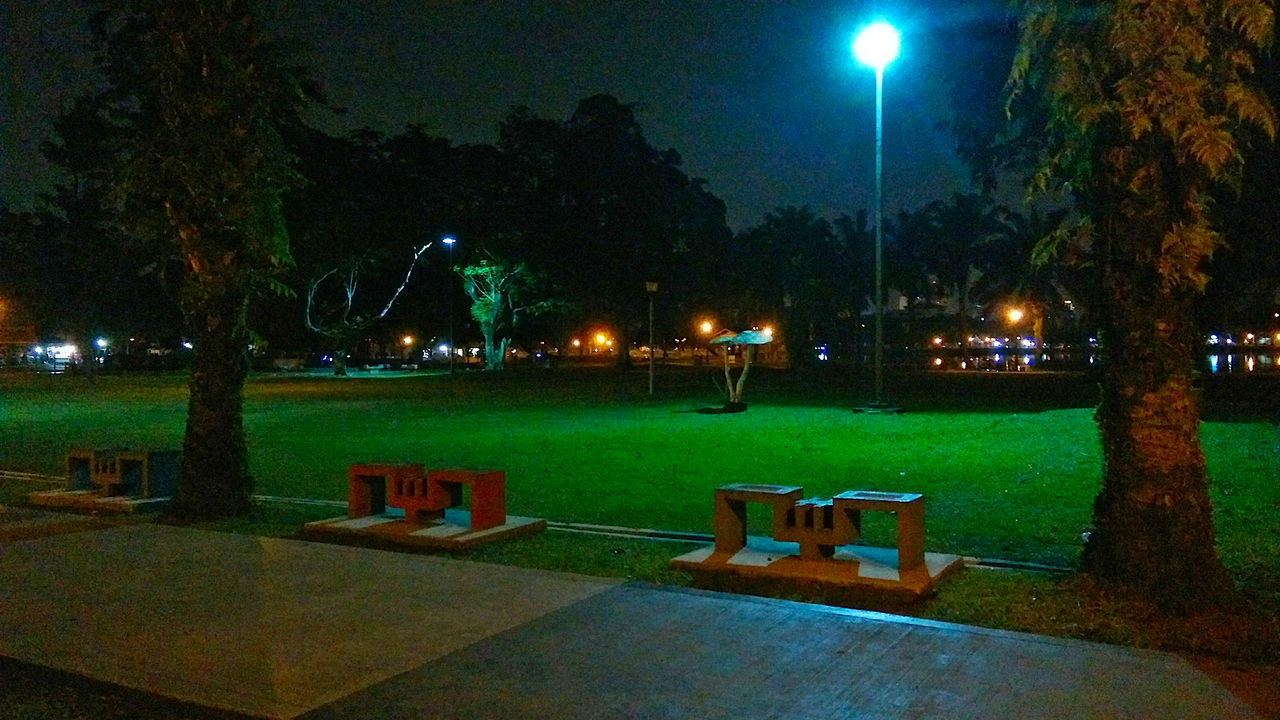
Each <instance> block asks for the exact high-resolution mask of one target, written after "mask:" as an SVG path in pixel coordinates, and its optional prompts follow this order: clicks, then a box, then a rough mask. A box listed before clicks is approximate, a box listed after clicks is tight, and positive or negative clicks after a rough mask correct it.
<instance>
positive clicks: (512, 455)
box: [0, 368, 1280, 588]
mask: <svg viewBox="0 0 1280 720" xmlns="http://www.w3.org/2000/svg"><path fill="white" fill-rule="evenodd" d="M715 377H716V373H715V371H714V370H711V369H690V368H682V369H675V368H661V369H660V376H659V382H658V392H657V394H656V396H655V397H654V398H650V397H649V396H648V395H647V394H646V378H645V376H644V373H643V370H638V371H636V372H633V373H631V374H626V373H619V372H616V371H613V370H606V369H588V370H584V369H560V370H555V371H550V372H547V371H542V372H535V371H515V372H509V373H506V374H501V375H496V374H481V373H461V374H459V375H457V376H455V377H452V378H450V377H448V376H444V375H413V376H404V377H373V378H348V379H338V378H330V377H306V376H302V377H263V378H257V379H254V380H253V381H251V382H250V384H249V386H248V389H247V400H246V409H245V427H246V429H247V432H248V435H249V442H250V450H251V471H252V473H253V475H254V477H255V478H256V482H257V492H259V493H260V494H265V495H278V496H291V497H309V498H320V499H331V500H342V499H344V498H345V497H346V479H345V478H346V475H345V473H346V468H347V466H348V465H349V464H351V463H354V462H362V461H372V460H406V461H414V462H422V463H424V464H426V465H427V466H428V467H446V466H454V465H462V466H472V467H493V468H501V469H504V470H506V472H507V487H508V507H509V508H510V509H511V511H512V512H514V513H518V514H522V515H532V516H536V517H545V518H548V519H551V520H562V521H572V522H590V523H602V524H610V525H625V526H631V527H651V528H661V529H671V530H692V531H704V532H705V531H709V529H710V520H711V518H710V515H711V512H710V511H711V496H712V490H713V489H714V488H715V487H717V486H718V485H721V484H724V483H728V482H742V481H750V482H766V483H780V484H795V485H801V486H803V487H804V488H805V491H806V493H808V494H810V495H820V496H829V495H830V494H832V493H836V492H840V491H842V490H846V489H859V488H861V489H876V490H888V491H911V492H921V493H924V494H925V496H926V502H927V505H926V519H927V530H928V548H929V549H930V550H938V551H946V552H955V553H960V554H964V555H973V556H980V557H998V558H1004V559H1011V560H1020V561H1028V562H1038V563H1046V564H1052V565H1071V564H1074V563H1075V562H1076V560H1077V559H1078V555H1079V549H1080V533H1081V532H1082V531H1083V530H1085V529H1086V528H1087V526H1088V523H1089V518H1090V504H1091V502H1092V499H1093V496H1094V495H1095V493H1096V491H1097V488H1098V482H1099V472H1100V457H1099V454H1100V450H1099V444H1098V440H1097V431H1096V429H1095V426H1094V424H1093V421H1092V411H1091V409H1090V406H1091V405H1092V404H1093V402H1094V397H1095V392H1096V391H1095V390H1094V389H1093V388H1092V386H1090V385H1089V384H1088V383H1086V382H1085V381H1084V380H1082V379H1080V378H1078V377H1075V376H1067V375H1053V374H1018V375H1008V374H1005V375H996V374H987V375H960V374H956V375H932V374H922V375H914V376H903V377H898V378H895V379H894V382H893V383H892V384H891V386H890V397H893V398H895V399H899V400H900V401H901V402H902V404H903V405H904V407H905V408H906V409H907V412H904V413H902V414H900V415H871V414H860V413H854V412H851V411H850V409H849V408H850V407H852V406H854V405H855V404H856V401H857V397H858V395H857V393H856V392H855V391H854V390H852V389H851V388H850V387H849V386H848V384H847V383H846V382H844V381H843V379H842V378H841V377H840V376H839V375H835V374H832V375H830V376H807V375H800V374H796V373H779V372H768V371H753V377H752V384H751V385H750V386H749V387H748V401H749V402H750V403H751V406H750V410H749V411H748V412H746V413H740V414H706V413H699V412H696V410H698V409H707V408H713V407H715V406H717V405H718V402H719V400H718V395H717V392H716V388H715V386H714V385H713V384H712V378H715ZM0 388H3V390H4V393H3V399H2V400H0V402H3V405H0V418H3V422H0V468H5V469H10V470H24V471H33V472H48V473H55V472H59V471H60V469H61V465H62V461H63V455H64V453H65V451H66V449H67V447H68V446H70V445H87V446H98V447H105V446H115V445H124V446H134V447H177V446H178V445H179V443H180V438H181V435H182V427H183V419H184V413H185V396H186V392H185V387H184V379H183V378H181V377H177V376H162V377H101V378H98V379H97V380H96V381H95V382H87V381H84V380H81V379H77V378H70V377H55V378H33V377H29V376H4V377H0ZM1202 436H1203V438H1204V445H1205V452H1206V455H1207V456H1208V462H1209V468H1210V472H1211V475H1212V477H1213V482H1214V485H1213V493H1214V500H1215V503H1216V507H1217V520H1218V532H1219V542H1220V545H1221V551H1222V554H1223V557H1224V559H1225V560H1226V561H1227V562H1228V564H1229V565H1230V566H1231V567H1232V568H1233V570H1234V571H1235V572H1236V573H1237V574H1238V575H1240V576H1241V578H1242V579H1243V580H1245V581H1247V582H1248V583H1249V584H1253V585H1258V586H1261V587H1271V588H1275V587H1277V586H1280V560H1277V559H1276V557H1277V552H1276V549H1277V543H1278V538H1280V514H1277V513H1276V512H1275V508H1277V507H1280V487H1278V486H1277V483H1276V478H1277V477H1278V476H1280V455H1278V453H1277V448H1276V428H1275V425H1274V424H1273V423H1271V422H1265V421H1261V420H1256V421H1248V420H1246V421H1243V422H1239V421H1237V422H1206V423H1205V425H1204V428H1203V433H1202ZM1264 509H1269V511H1264ZM752 519H753V522H754V523H755V527H754V529H755V531H756V532H760V533H764V532H765V527H764V524H763V516H758V515H757V514H753V516H752ZM868 520H869V528H868V535H869V540H870V541H871V542H873V543H874V542H878V541H887V540H888V533H889V532H890V528H889V526H888V523H887V522H877V518H876V517H875V516H874V515H872V516H870V517H869V519H868Z"/></svg>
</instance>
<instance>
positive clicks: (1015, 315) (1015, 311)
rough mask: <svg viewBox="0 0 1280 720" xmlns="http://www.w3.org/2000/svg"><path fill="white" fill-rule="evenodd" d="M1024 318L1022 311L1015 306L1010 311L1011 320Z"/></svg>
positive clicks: (1013, 321) (1016, 320) (1015, 320)
mask: <svg viewBox="0 0 1280 720" xmlns="http://www.w3.org/2000/svg"><path fill="white" fill-rule="evenodd" d="M1021 319H1022V311H1021V310H1019V309H1018V308H1014V309H1012V310H1010V311H1009V322H1012V323H1016V322H1018V321H1019V320H1021Z"/></svg>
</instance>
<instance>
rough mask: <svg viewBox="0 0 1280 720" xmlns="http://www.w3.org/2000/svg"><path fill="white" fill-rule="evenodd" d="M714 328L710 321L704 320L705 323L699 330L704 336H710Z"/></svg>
mask: <svg viewBox="0 0 1280 720" xmlns="http://www.w3.org/2000/svg"><path fill="white" fill-rule="evenodd" d="M712 327H713V326H712V324H711V321H710V320H703V321H702V324H701V325H699V326H698V329H699V330H701V331H702V334H704V335H710V334H711V328H712Z"/></svg>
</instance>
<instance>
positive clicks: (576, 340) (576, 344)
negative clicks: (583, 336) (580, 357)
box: [572, 338, 582, 347]
mask: <svg viewBox="0 0 1280 720" xmlns="http://www.w3.org/2000/svg"><path fill="white" fill-rule="evenodd" d="M572 344H573V346H574V347H582V341H581V340H579V339H578V338H574V339H573V343H572Z"/></svg>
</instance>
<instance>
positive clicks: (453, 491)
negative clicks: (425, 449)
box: [347, 463, 507, 532]
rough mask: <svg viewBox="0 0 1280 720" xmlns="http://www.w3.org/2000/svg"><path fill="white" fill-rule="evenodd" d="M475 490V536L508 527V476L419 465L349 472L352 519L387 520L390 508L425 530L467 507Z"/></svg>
mask: <svg viewBox="0 0 1280 720" xmlns="http://www.w3.org/2000/svg"><path fill="white" fill-rule="evenodd" d="M467 486H469V487H470V488H471V503H470V508H469V509H470V512H471V531H472V532H476V531H479V530H488V529H489V528H494V527H500V526H502V525H505V524H506V522H507V491H506V473H504V472H503V471H501V470H470V469H467V468H449V469H446V470H429V471H428V470H425V468H424V467H423V466H422V465H421V464H418V463H367V464H361V465H352V466H351V467H350V468H349V469H348V470H347V517H352V518H357V517H364V516H366V515H381V514H382V513H384V512H386V509H387V506H388V505H390V506H391V507H394V508H400V509H401V510H404V519H405V521H406V522H410V523H414V524H425V523H427V522H431V521H433V520H439V519H440V518H442V517H444V511H445V510H446V509H447V508H451V507H457V506H458V505H461V504H462V496H463V488H464V487H467Z"/></svg>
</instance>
